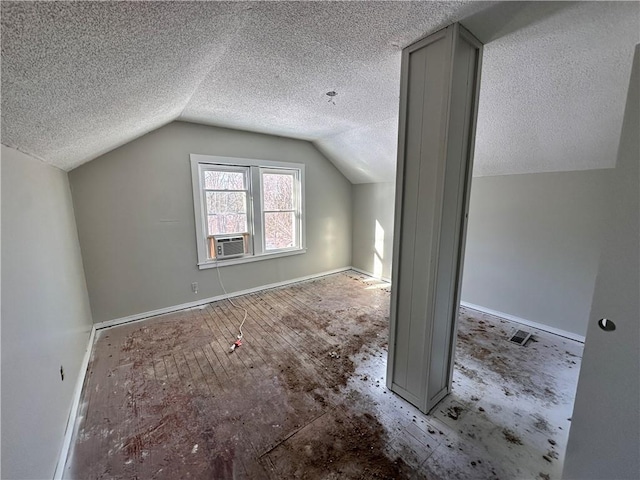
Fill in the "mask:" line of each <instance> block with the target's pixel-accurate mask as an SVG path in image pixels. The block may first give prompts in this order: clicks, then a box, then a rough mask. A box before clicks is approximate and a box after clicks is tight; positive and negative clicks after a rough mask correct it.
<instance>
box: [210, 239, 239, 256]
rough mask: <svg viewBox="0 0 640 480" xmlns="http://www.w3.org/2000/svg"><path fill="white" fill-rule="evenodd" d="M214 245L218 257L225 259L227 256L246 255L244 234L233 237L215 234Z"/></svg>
mask: <svg viewBox="0 0 640 480" xmlns="http://www.w3.org/2000/svg"><path fill="white" fill-rule="evenodd" d="M213 241H214V247H215V249H216V250H215V251H216V258H217V259H218V260H223V259H226V258H233V257H241V256H242V255H244V236H243V235H237V236H233V237H220V236H214V237H213Z"/></svg>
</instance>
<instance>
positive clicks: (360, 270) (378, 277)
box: [351, 267, 391, 283]
mask: <svg viewBox="0 0 640 480" xmlns="http://www.w3.org/2000/svg"><path fill="white" fill-rule="evenodd" d="M351 270H354V271H356V272H358V273H362V274H363V275H369V276H370V277H373V278H375V279H377V280H382V281H383V282H387V283H391V279H390V278H387V277H381V276H380V275H375V274H374V273H372V272H367V271H366V270H362V269H361V268H356V267H351Z"/></svg>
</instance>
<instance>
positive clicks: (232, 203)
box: [207, 192, 247, 215]
mask: <svg viewBox="0 0 640 480" xmlns="http://www.w3.org/2000/svg"><path fill="white" fill-rule="evenodd" d="M214 213H247V196H246V195H245V193H244V192H207V214H208V215H212V214H214Z"/></svg>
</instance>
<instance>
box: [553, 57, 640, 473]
mask: <svg viewBox="0 0 640 480" xmlns="http://www.w3.org/2000/svg"><path fill="white" fill-rule="evenodd" d="M629 85H630V86H629V92H628V97H627V105H626V110H625V115H624V122H623V124H622V134H621V137H620V146H619V149H618V160H617V164H616V168H615V170H614V172H613V174H612V177H613V179H612V188H611V191H610V195H609V201H610V202H609V204H608V206H609V207H610V209H609V210H607V212H608V215H607V222H606V224H605V228H604V229H605V236H604V240H605V241H604V242H603V247H602V254H601V257H600V264H599V267H598V277H597V279H596V287H595V292H594V295H593V304H592V306H591V314H590V317H589V330H588V333H587V341H586V344H585V348H584V357H583V362H582V368H581V370H580V378H579V380H578V391H577V394H576V402H575V406H574V410H573V415H572V422H571V431H570V433H569V443H568V446H567V456H566V462H565V469H564V474H563V478H565V479H580V480H587V479H609V478H616V479H637V478H640V458H639V457H638V451H640V345H639V343H640V342H639V340H640V322H639V320H638V319H639V318H640V302H639V300H638V291H640V272H639V271H638V265H639V264H640V219H639V217H638V207H640V145H639V140H638V131H639V130H640V88H639V87H640V46H637V47H636V50H635V58H634V63H633V70H632V72H631V81H630V83H629ZM601 318H608V319H610V320H612V321H613V322H614V323H615V324H616V329H615V330H613V331H608V332H607V331H603V330H601V329H600V328H599V327H598V326H597V322H598V320H599V319H601Z"/></svg>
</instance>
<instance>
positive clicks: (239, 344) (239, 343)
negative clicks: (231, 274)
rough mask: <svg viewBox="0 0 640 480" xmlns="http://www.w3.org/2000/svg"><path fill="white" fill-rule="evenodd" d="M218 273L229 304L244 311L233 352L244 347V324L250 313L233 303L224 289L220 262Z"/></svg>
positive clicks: (217, 268) (232, 348)
mask: <svg viewBox="0 0 640 480" xmlns="http://www.w3.org/2000/svg"><path fill="white" fill-rule="evenodd" d="M216 272H218V281H219V282H220V287H222V291H223V292H224V294H225V295H226V297H227V300H229V303H230V304H231V305H233V307H234V308H238V309H240V310H244V318H243V319H242V322H240V326H239V327H238V331H239V332H240V333H239V334H238V337H237V340H236V341H235V342H233V344H232V345H231V351H232V352H233V351H234V350H235V349H236V348H238V347H239V346H241V345H242V337H243V335H244V334H243V333H242V327H243V326H244V322H246V321H247V316H248V315H249V312H248V311H247V309H246V308H244V307H239V306H238V305H236V304H235V303H233V300H231V297H230V296H229V294H228V293H227V290H226V289H225V288H224V283H222V277H221V276H220V266H219V265H218V261H217V260H216Z"/></svg>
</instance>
